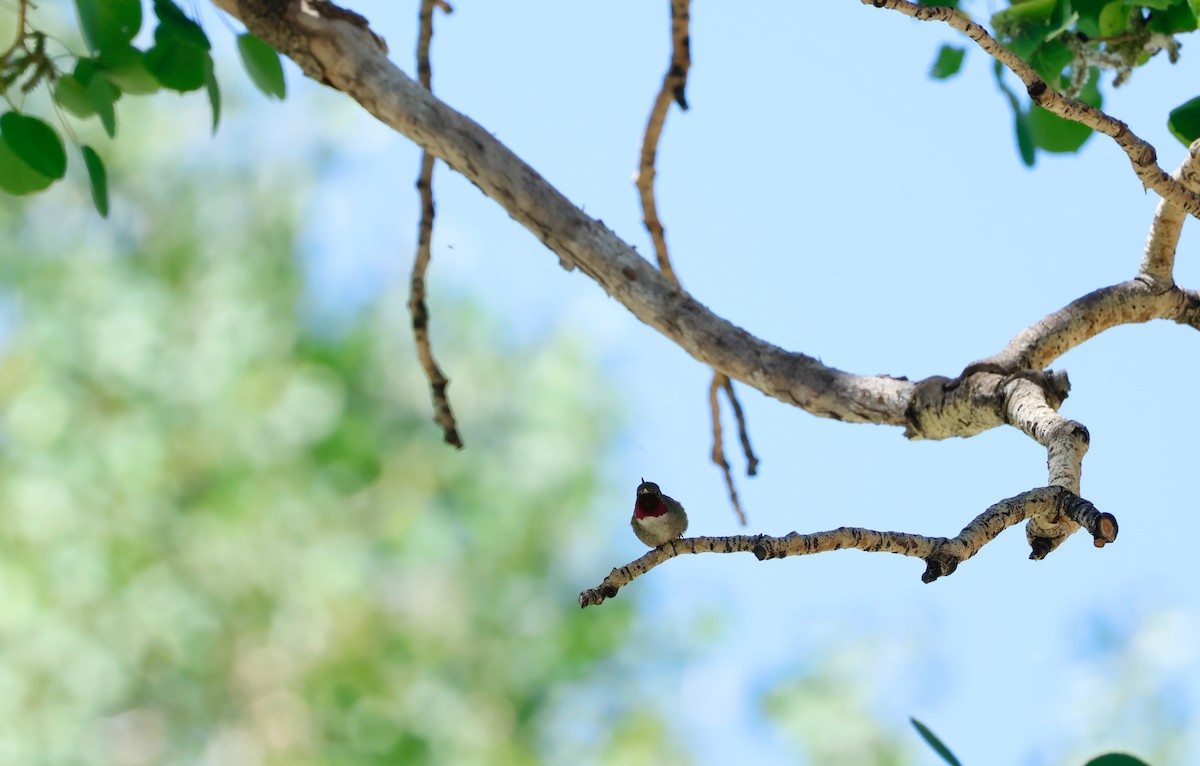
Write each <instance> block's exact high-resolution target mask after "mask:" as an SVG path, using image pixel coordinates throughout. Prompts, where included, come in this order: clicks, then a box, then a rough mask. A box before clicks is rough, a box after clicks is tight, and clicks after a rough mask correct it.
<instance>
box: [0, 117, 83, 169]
mask: <svg viewBox="0 0 1200 766" xmlns="http://www.w3.org/2000/svg"><path fill="white" fill-rule="evenodd" d="M0 135H3V137H4V143H5V144H7V145H8V148H9V149H10V150H12V153H13V154H14V155H16V156H17V158H18V159H20V160H21V161H22V162H24V163H25V164H26V165H28V166H29V167H30V169H32V170H34V171H35V172H37V173H40V174H42V175H43V176H46V177H47V178H49V179H50V180H52V181H53V180H57V179H59V178H62V177H63V173H65V172H67V153H66V152H65V151H64V150H63V142H62V139H61V138H59V137H58V131H56V130H55V129H54V128H52V127H50V125H49V123H47V122H46V121H44V120H42V119H39V118H37V117H31V116H29V115H26V114H19V113H17V112H7V113H5V114H4V115H2V116H0Z"/></svg>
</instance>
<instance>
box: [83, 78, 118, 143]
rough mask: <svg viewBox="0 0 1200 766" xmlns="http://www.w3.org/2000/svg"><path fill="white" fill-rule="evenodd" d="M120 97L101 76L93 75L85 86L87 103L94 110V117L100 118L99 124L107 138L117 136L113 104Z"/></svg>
mask: <svg viewBox="0 0 1200 766" xmlns="http://www.w3.org/2000/svg"><path fill="white" fill-rule="evenodd" d="M120 95H121V91H119V90H117V89H116V88H114V87H113V85H112V83H110V82H109V81H108V79H107V78H106V77H105V76H104V75H102V74H96V75H94V76H93V77H92V80H91V82H89V83H88V84H87V97H88V101H89V102H91V104H92V107H93V108H94V109H95V110H96V115H97V116H99V117H100V124H101V125H103V126H104V132H105V133H107V134H108V137H109V138H112V137H114V136H116V135H117V114H116V111H115V110H114V109H113V102H115V101H116V100H117V98H119V97H120Z"/></svg>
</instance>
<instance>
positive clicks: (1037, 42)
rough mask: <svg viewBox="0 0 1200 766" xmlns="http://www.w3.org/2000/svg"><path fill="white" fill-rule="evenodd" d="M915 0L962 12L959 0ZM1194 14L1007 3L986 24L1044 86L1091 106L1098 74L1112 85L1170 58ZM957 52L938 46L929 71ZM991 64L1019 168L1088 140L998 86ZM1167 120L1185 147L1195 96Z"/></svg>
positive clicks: (1117, 5)
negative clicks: (1010, 121)
mask: <svg viewBox="0 0 1200 766" xmlns="http://www.w3.org/2000/svg"><path fill="white" fill-rule="evenodd" d="M922 4H923V5H931V6H948V7H953V8H956V9H958V10H960V11H962V12H965V10H963V9H962V8H960V7H959V6H960V5H961V4H962V3H960V0H948V1H943V2H923V3H922ZM1198 14H1200V0H1136V1H1131V0H1010V2H1009V3H1008V5H1007V7H1004V8H1001V9H1000V10H998V11H996V12H995V13H992V14H991V17H990V25H991V27H992V30H993V31H994V34H995V36H996V38H997V40H999V41H1000V42H1001V43H1002V44H1003V45H1004V46H1005V47H1007V48H1009V49H1010V50H1012V51H1013V53H1015V54H1017V55H1018V56H1019V57H1021V59H1023V60H1024V61H1026V62H1028V63H1029V65H1030V66H1032V67H1033V68H1034V69H1035V70H1037V72H1038V74H1039V75H1040V76H1041V77H1042V79H1043V80H1045V81H1046V83H1047V85H1049V86H1050V87H1051V88H1053V89H1054V90H1057V91H1059V92H1062V93H1065V94H1067V95H1068V96H1071V97H1073V98H1078V99H1080V100H1081V101H1084V102H1086V103H1088V104H1090V105H1092V106H1095V107H1097V108H1099V107H1100V106H1101V105H1102V100H1103V99H1102V96H1101V93H1100V90H1099V87H1098V84H1099V81H1100V78H1101V73H1102V71H1111V72H1112V73H1113V79H1112V84H1113V86H1114V87H1119V86H1121V85H1123V84H1125V83H1126V82H1127V81H1128V80H1129V78H1130V77H1131V76H1132V73H1133V71H1134V70H1135V69H1137V68H1138V67H1141V66H1143V65H1145V64H1147V63H1148V62H1149V61H1150V60H1151V59H1153V58H1155V57H1156V56H1159V55H1160V54H1163V53H1165V54H1166V55H1167V57H1168V58H1169V59H1170V61H1171V62H1172V63H1175V62H1176V61H1177V60H1178V58H1179V50H1180V47H1181V44H1180V42H1179V40H1178V36H1179V35H1181V34H1184V33H1187V32H1192V31H1195V29H1196V27H1197V15H1198ZM965 53H966V51H965V50H964V49H963V48H960V47H957V46H952V45H944V46H942V48H941V49H940V50H939V51H938V54H937V57H936V58H935V60H934V63H933V66H932V68H931V69H930V76H931V77H933V78H935V79H947V78H949V77H952V76H954V75H955V74H957V73H958V71H959V70H960V69H961V67H962V64H963V60H964V57H965ZM994 69H995V73H996V82H997V86H998V87H999V89H1000V91H1001V92H1002V93H1003V94H1004V96H1005V98H1006V100H1007V101H1008V102H1009V103H1010V105H1011V106H1012V109H1013V117H1014V133H1015V136H1016V140H1017V147H1018V150H1019V152H1020V154H1021V159H1022V161H1023V162H1024V163H1025V164H1026V165H1029V166H1032V165H1033V164H1034V162H1035V161H1036V155H1037V151H1038V150H1041V151H1045V152H1051V153H1071V152H1075V151H1078V150H1079V148H1080V147H1082V146H1083V144H1084V143H1086V142H1087V140H1088V138H1090V137H1091V133H1092V131H1091V129H1089V128H1086V127H1084V126H1082V125H1078V124H1076V123H1073V122H1070V121H1068V120H1064V119H1062V118H1060V117H1057V116H1055V115H1053V114H1050V113H1049V112H1047V111H1046V110H1044V109H1042V108H1041V107H1039V106H1037V105H1036V104H1033V103H1030V102H1029V100H1028V98H1026V97H1025V96H1024V95H1023V94H1022V95H1020V96H1018V95H1017V94H1016V93H1014V92H1013V91H1012V90H1011V89H1010V88H1009V87H1008V85H1006V84H1005V82H1004V80H1003V77H1002V69H1001V68H1000V67H999V66H998V65H997V66H995V67H994ZM1167 125H1168V127H1169V128H1170V130H1171V133H1172V134H1173V135H1175V136H1176V137H1177V138H1178V139H1179V140H1180V141H1182V142H1183V143H1184V144H1185V145H1188V144H1190V143H1191V142H1192V141H1194V140H1195V139H1197V138H1200V97H1197V98H1194V99H1192V100H1190V101H1188V102H1186V103H1184V104H1181V105H1180V106H1178V107H1176V108H1175V109H1173V110H1172V111H1171V112H1170V114H1169V115H1168V118H1167Z"/></svg>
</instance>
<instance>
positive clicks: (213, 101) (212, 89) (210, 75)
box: [204, 59, 221, 133]
mask: <svg viewBox="0 0 1200 766" xmlns="http://www.w3.org/2000/svg"><path fill="white" fill-rule="evenodd" d="M204 87H205V89H206V90H207V91H208V104H209V106H211V107H212V131H213V133H216V132H217V123H219V122H220V121H221V88H220V86H218V85H217V75H216V73H215V72H214V71H213V66H212V60H211V59H210V60H209V64H208V68H207V69H206V70H205V71H204Z"/></svg>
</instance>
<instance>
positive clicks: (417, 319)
mask: <svg viewBox="0 0 1200 766" xmlns="http://www.w3.org/2000/svg"><path fill="white" fill-rule="evenodd" d="M434 6H437V7H438V8H441V9H442V11H443V12H445V13H450V12H452V9H451V8H450V6H449V4H447V3H446V2H445V0H421V11H420V32H419V33H418V37H417V77H418V79H419V80H420V82H421V85H423V86H424V87H425V89H426V90H428V91H430V92H431V93H432V92H433V69H432V67H431V66H430V63H429V47H430V44H431V43H432V41H433V9H434ZM433 163H434V156H433V155H432V154H430V153H429V152H428V151H422V152H421V173H420V175H419V176H418V177H417V191H418V192H419V193H420V196H421V220H420V223H419V224H418V227H417V254H416V258H414V259H413V268H412V278H411V282H410V284H409V296H408V310H409V312H410V313H411V314H412V326H413V339H414V340H415V341H416V346H417V357H418V358H419V359H420V360H421V367H422V368H423V369H424V370H425V376H426V377H427V378H429V389H430V393H431V395H432V398H433V420H434V422H435V423H437V424H438V425H439V426H441V428H442V433H443V434H444V435H445V439H446V443H447V444H452V445H454V446H455V447H457V448H459V449H462V447H463V442H462V437H461V436H459V434H458V424H457V422H456V421H455V419H454V412H453V410H451V409H450V399H449V398H448V397H447V396H446V387H447V386H448V385H449V384H450V381H449V380H448V379H447V378H446V376H445V375H444V374H443V373H442V370H441V368H440V367H438V364H437V361H436V360H434V358H433V348H432V346H431V345H430V342H429V308H428V306H426V305H425V272H426V270H427V269H428V268H429V260H430V258H431V257H432V252H431V247H430V246H431V244H432V241H433V218H434V207H433Z"/></svg>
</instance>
